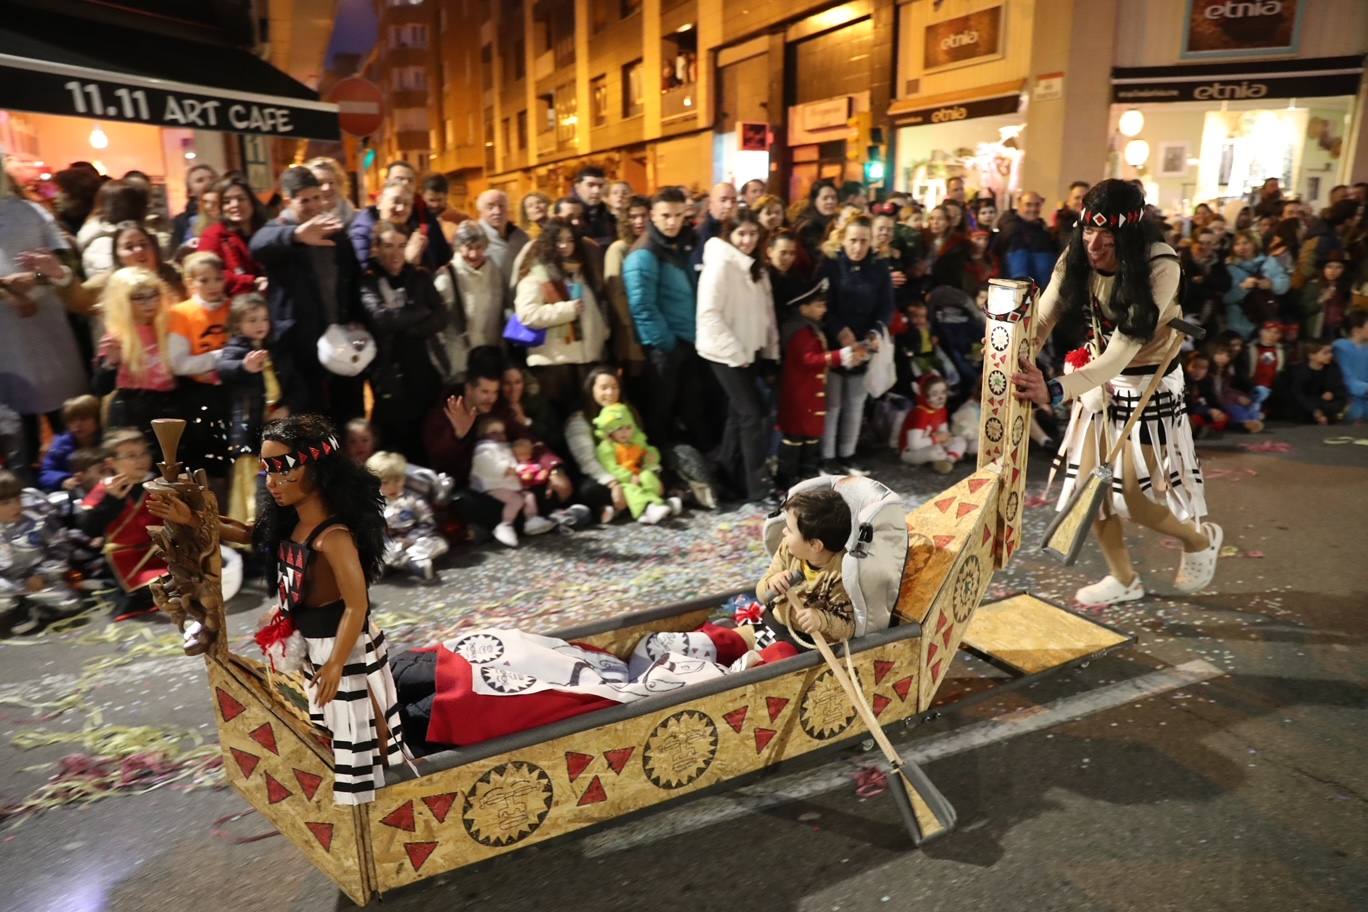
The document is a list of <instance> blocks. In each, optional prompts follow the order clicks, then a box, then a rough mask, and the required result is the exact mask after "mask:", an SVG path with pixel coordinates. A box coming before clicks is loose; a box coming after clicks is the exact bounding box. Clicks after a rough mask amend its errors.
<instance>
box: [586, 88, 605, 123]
mask: <svg viewBox="0 0 1368 912" xmlns="http://www.w3.org/2000/svg"><path fill="white" fill-rule="evenodd" d="M589 101H590V105H591V112H592V117H591V119H590V123H591V124H592V125H593V126H595V127H602V126H604V125H605V124H607V123H608V77H607V76H606V75H605V76H596V77H594V80H593V81H592V82H590V83H589Z"/></svg>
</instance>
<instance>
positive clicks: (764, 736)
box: [755, 728, 779, 754]
mask: <svg viewBox="0 0 1368 912" xmlns="http://www.w3.org/2000/svg"><path fill="white" fill-rule="evenodd" d="M777 734H779V733H778V732H777V731H775V730H774V729H772V728H757V729H756V730H755V752H756V753H757V754H758V753H760V752H761V751H762V750H764V749H765V748H766V747H767V746H769V743H770V742H771V741H773V740H774V736H775V735H777Z"/></svg>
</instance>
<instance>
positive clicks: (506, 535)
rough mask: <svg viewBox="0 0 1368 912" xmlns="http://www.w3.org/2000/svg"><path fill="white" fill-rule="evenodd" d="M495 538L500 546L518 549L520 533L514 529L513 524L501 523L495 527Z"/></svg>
mask: <svg viewBox="0 0 1368 912" xmlns="http://www.w3.org/2000/svg"><path fill="white" fill-rule="evenodd" d="M494 538H495V540H497V541H498V542H499V543H500V544H504V545H508V547H510V548H516V547H518V531H517V530H516V529H514V528H513V524H512V523H499V524H498V525H497V526H495V527H494Z"/></svg>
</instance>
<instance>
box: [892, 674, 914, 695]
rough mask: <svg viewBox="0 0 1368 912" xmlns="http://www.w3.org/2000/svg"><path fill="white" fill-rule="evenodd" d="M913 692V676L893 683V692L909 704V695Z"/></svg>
mask: <svg viewBox="0 0 1368 912" xmlns="http://www.w3.org/2000/svg"><path fill="white" fill-rule="evenodd" d="M911 690H912V676H911V675H908V676H907V677H905V678H902V679H901V680H898V681H894V682H893V692H894V693H896V694H897V695H898V699H899V700H902V701H903V702H907V695H908V693H910V692H911Z"/></svg>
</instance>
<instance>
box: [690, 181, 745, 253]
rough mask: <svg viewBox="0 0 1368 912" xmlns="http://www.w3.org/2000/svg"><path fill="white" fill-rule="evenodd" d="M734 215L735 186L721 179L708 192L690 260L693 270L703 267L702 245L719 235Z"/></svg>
mask: <svg viewBox="0 0 1368 912" xmlns="http://www.w3.org/2000/svg"><path fill="white" fill-rule="evenodd" d="M735 215H736V188H735V187H733V186H732V185H731V184H729V183H727V182H726V181H723V182H722V183H720V184H718V185H717V186H715V187H713V188H712V193H709V194H708V211H707V212H706V213H705V214H704V216H703V221H702V222H701V223H700V224H699V226H698V231H697V232H696V234H697V236H698V242H697V243H696V244H694V249H693V257H692V260H691V261H692V263H693V267H694V270H695V271H702V269H703V245H705V244H707V243H708V238H714V237H718V236H720V235H721V234H722V226H723V225H725V224H727V223H728V222H730V221H731V220H732V218H733V217H734V216H735Z"/></svg>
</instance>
